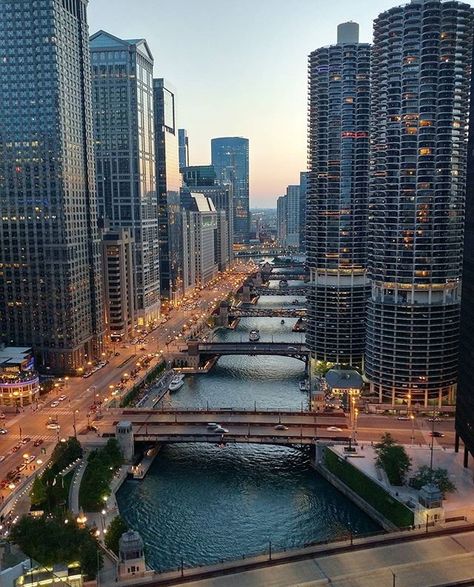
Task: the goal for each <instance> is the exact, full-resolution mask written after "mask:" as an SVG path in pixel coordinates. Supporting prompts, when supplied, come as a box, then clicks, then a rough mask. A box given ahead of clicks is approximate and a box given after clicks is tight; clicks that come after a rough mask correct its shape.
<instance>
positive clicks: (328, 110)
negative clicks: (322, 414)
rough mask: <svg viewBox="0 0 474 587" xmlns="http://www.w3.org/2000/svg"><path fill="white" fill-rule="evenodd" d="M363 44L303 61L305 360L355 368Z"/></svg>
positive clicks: (361, 277) (364, 124) (366, 82)
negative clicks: (308, 291) (307, 271)
mask: <svg viewBox="0 0 474 587" xmlns="http://www.w3.org/2000/svg"><path fill="white" fill-rule="evenodd" d="M369 100H370V45H368V44H366V43H359V26H358V25H357V24H356V23H345V24H341V25H339V27H338V42H337V44H336V45H331V46H329V47H322V48H320V49H317V50H316V51H314V52H313V53H311V55H310V56H309V108H310V112H309V157H308V162H309V175H308V191H307V204H306V205H307V211H306V219H307V222H306V247H307V255H308V265H309V268H310V272H311V282H312V293H311V295H310V296H309V308H308V318H309V320H308V330H307V341H308V344H309V346H310V349H311V357H312V360H313V361H328V362H331V363H343V364H352V365H361V364H362V361H363V354H364V334H365V309H366V301H367V296H368V293H369V286H368V281H367V276H366V254H367V250H366V226H367V200H368V182H369Z"/></svg>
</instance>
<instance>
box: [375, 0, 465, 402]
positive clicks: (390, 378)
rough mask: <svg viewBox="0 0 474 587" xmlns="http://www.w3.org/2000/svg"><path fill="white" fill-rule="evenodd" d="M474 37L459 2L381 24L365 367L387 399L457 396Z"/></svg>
mask: <svg viewBox="0 0 474 587" xmlns="http://www.w3.org/2000/svg"><path fill="white" fill-rule="evenodd" d="M472 30H473V10H472V8H471V7H470V6H469V5H468V4H464V3H461V2H452V1H449V2H440V1H422V0H418V1H415V0H413V1H412V2H411V3H410V4H406V5H405V6H401V7H397V8H392V9H391V10H388V11H387V12H384V13H382V14H381V15H380V16H379V17H378V18H377V19H376V21H375V28H374V45H373V63H372V71H373V78H372V112H371V117H372V134H371V146H372V152H371V162H372V163H371V197H370V206H369V239H368V242H369V263H368V268H369V276H370V279H371V282H372V292H371V297H370V301H369V306H368V330H367V352H366V363H365V367H366V375H367V376H368V378H369V380H370V386H371V391H372V393H373V394H374V395H377V396H378V397H379V399H380V401H382V400H383V401H386V402H391V403H395V402H397V401H398V402H399V401H405V402H407V403H408V404H409V405H411V403H412V402H416V403H419V404H421V405H427V404H428V403H429V402H430V400H436V401H437V402H441V401H442V399H443V398H444V397H451V399H453V398H454V393H455V390H456V379H457V366H458V343H459V311H460V300H461V274H462V258H463V229H464V207H465V185H466V155H467V149H466V146H467V131H466V129H467V123H468V115H469V93H470V73H471V64H472Z"/></svg>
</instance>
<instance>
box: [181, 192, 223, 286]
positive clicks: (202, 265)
mask: <svg viewBox="0 0 474 587" xmlns="http://www.w3.org/2000/svg"><path fill="white" fill-rule="evenodd" d="M182 203H183V208H184V209H185V211H184V214H183V216H184V225H185V228H184V230H183V236H184V238H183V250H184V264H183V265H184V280H185V286H186V288H192V287H204V286H205V285H206V284H207V283H208V282H209V281H211V280H212V279H214V277H215V276H216V275H217V273H218V260H217V254H216V249H217V246H216V243H217V213H216V209H215V206H214V204H213V202H212V199H211V198H210V197H206V196H205V195H204V194H201V193H197V192H190V191H187V190H183V191H182Z"/></svg>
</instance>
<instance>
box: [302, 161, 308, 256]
mask: <svg viewBox="0 0 474 587" xmlns="http://www.w3.org/2000/svg"><path fill="white" fill-rule="evenodd" d="M307 194H308V172H307V171H302V172H301V173H300V251H301V252H302V253H306V200H307V197H308V195H307Z"/></svg>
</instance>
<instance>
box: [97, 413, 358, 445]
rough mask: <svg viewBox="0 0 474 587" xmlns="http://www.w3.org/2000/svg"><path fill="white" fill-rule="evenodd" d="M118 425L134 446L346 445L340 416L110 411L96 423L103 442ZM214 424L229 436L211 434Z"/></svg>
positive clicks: (343, 419) (346, 434)
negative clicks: (123, 424)
mask: <svg viewBox="0 0 474 587" xmlns="http://www.w3.org/2000/svg"><path fill="white" fill-rule="evenodd" d="M121 420H126V421H128V422H130V423H131V424H132V427H133V433H134V439H135V441H136V442H165V443H185V442H204V443H212V444H220V443H222V442H226V443H229V444H234V443H245V444H277V445H313V444H314V443H315V442H316V440H332V441H339V442H346V441H348V440H349V437H350V429H349V426H348V420H347V417H346V416H345V415H344V414H343V413H341V412H339V413H327V414H325V413H321V414H317V413H315V412H307V411H300V412H296V411H285V410H282V411H256V410H247V411H246V410H241V409H239V410H234V409H232V408H231V409H229V410H226V409H220V410H218V409H213V410H196V409H189V410H183V409H179V410H146V409H123V410H117V409H114V410H112V409H111V410H109V412H108V413H107V414H106V415H104V418H103V420H101V422H100V431H101V433H102V436H112V435H114V434H115V427H116V425H117V423H118V422H119V421H121ZM209 422H216V423H218V424H219V425H220V426H222V427H223V428H224V429H225V430H227V431H228V432H225V433H216V432H213V431H212V430H211V429H210V428H209V427H208V423H209Z"/></svg>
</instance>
